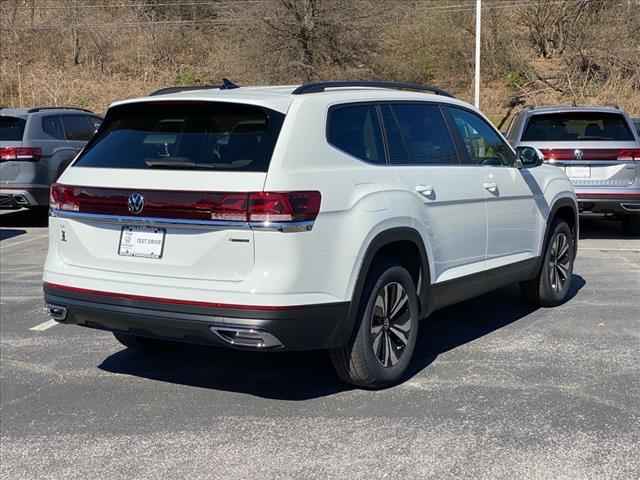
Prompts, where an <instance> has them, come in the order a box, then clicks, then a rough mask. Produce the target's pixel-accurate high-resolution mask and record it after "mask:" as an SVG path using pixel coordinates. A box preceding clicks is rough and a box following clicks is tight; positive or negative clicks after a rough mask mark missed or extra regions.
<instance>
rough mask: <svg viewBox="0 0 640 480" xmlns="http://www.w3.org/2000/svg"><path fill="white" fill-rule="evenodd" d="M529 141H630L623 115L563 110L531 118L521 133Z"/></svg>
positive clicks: (629, 132) (630, 135) (629, 133)
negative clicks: (563, 111)
mask: <svg viewBox="0 0 640 480" xmlns="http://www.w3.org/2000/svg"><path fill="white" fill-rule="evenodd" d="M522 140H523V141H529V142H544V141H550V142H571V141H588V140H595V141H599V140H600V141H617V142H627V141H633V140H634V138H633V134H632V133H631V130H630V129H629V126H628V125H627V122H626V120H625V118H624V115H621V114H619V113H606V112H566V113H548V114H537V115H534V116H532V117H531V119H530V120H529V123H528V124H527V128H526V130H525V132H524V135H523V136H522Z"/></svg>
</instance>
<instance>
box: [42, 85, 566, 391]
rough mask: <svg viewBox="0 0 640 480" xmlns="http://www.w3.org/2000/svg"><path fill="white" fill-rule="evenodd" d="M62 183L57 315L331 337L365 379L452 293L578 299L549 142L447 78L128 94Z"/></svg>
mask: <svg viewBox="0 0 640 480" xmlns="http://www.w3.org/2000/svg"><path fill="white" fill-rule="evenodd" d="M50 202H51V204H50V206H51V218H50V237H49V238H50V240H49V253H48V256H47V260H46V265H45V269H44V292H45V299H46V304H47V309H48V311H49V313H50V314H51V316H52V317H53V318H54V319H56V320H57V321H59V322H62V323H68V324H76V325H82V326H85V327H90V328H96V329H101V330H108V331H112V332H113V333H114V335H115V337H116V338H117V339H118V340H119V341H120V342H121V343H123V344H124V345H125V346H127V347H129V348H132V349H158V348H162V345H163V344H164V345H166V343H165V342H175V341H180V342H187V343H189V342H190V343H199V344H205V345H216V346H224V347H230V348H236V349H246V350H273V351H279V350H285V349H286V350H302V349H326V350H329V351H330V355H331V358H332V361H333V363H334V365H335V368H336V370H337V373H338V375H339V376H340V378H341V379H343V380H344V381H346V382H349V383H351V384H354V385H358V386H362V387H366V388H378V387H383V386H387V385H390V384H393V383H397V382H399V381H401V380H402V379H403V378H404V376H405V375H406V372H407V370H408V369H407V367H408V365H409V363H410V361H411V357H412V355H413V354H414V350H415V346H416V337H417V335H418V331H419V328H420V321H424V320H425V319H428V317H429V315H430V314H431V313H432V312H434V311H435V310H437V309H440V308H443V307H445V306H447V305H450V304H453V303H456V302H460V301H463V300H465V299H468V298H471V297H474V296H477V295H480V294H483V293H485V292H487V291H490V290H493V289H496V288H499V287H502V286H504V285H507V284H510V283H513V282H520V284H521V285H522V289H523V291H524V293H525V294H526V295H525V296H526V298H528V300H529V301H532V302H534V303H535V304H537V305H541V306H554V305H558V304H560V303H562V302H563V301H565V300H566V299H567V298H568V296H569V295H570V286H571V278H572V270H573V263H574V258H575V255H576V246H577V241H576V240H577V234H578V222H577V212H578V207H577V203H576V197H575V194H574V189H573V186H572V184H571V182H570V181H569V180H568V178H567V177H566V175H565V173H564V172H563V171H562V170H560V169H558V168H555V167H553V166H550V165H544V164H543V157H542V155H541V154H540V152H539V151H537V150H536V149H534V148H531V147H525V148H522V149H521V150H519V151H515V150H513V149H512V147H511V146H510V145H509V144H508V143H507V142H506V141H505V139H504V138H503V137H502V136H501V134H500V133H499V132H498V131H497V130H496V129H495V128H494V127H493V126H492V125H491V123H490V122H489V121H488V120H487V119H486V118H485V117H484V116H483V115H482V114H481V113H479V112H478V111H477V110H476V109H474V108H473V107H472V106H470V105H468V104H467V103H464V102H462V101H459V100H456V99H455V98H453V97H452V96H450V95H449V94H447V93H446V92H444V91H442V90H439V89H437V88H433V87H423V86H419V85H413V84H402V83H392V82H377V81H369V82H367V81H354V82H318V83H308V84H304V85H302V86H293V87H292V86H283V87H237V86H236V85H234V84H232V83H231V82H228V81H226V82H225V84H224V85H222V86H220V87H215V88H214V87H209V88H203V89H199V90H194V89H188V90H186V91H181V89H170V90H163V91H160V92H155V94H152V95H150V96H148V97H145V98H138V99H133V100H126V101H122V102H117V103H114V104H113V105H111V107H110V108H109V110H108V112H107V115H106V118H105V120H104V123H103V124H102V126H101V127H100V129H99V130H98V132H97V134H96V136H95V137H94V138H93V139H92V140H91V141H90V142H89V144H88V145H87V147H86V148H85V149H84V150H83V151H82V152H81V153H80V154H79V156H78V157H77V158H76V159H75V160H74V162H73V163H72V164H71V165H70V166H69V167H68V168H67V169H66V170H65V171H64V173H63V174H62V176H61V177H60V178H59V180H58V182H57V183H56V184H54V185H53V186H52V188H51V199H50ZM427 321H428V320H427Z"/></svg>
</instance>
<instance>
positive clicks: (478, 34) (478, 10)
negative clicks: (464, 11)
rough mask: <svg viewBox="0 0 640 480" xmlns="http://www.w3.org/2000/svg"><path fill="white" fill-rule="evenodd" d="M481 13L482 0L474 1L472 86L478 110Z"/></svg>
mask: <svg viewBox="0 0 640 480" xmlns="http://www.w3.org/2000/svg"><path fill="white" fill-rule="evenodd" d="M481 13H482V0H476V71H475V82H474V83H475V85H474V87H475V88H474V91H475V93H474V103H475V106H476V108H480V19H481V16H482V15H481Z"/></svg>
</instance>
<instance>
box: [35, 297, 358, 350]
mask: <svg viewBox="0 0 640 480" xmlns="http://www.w3.org/2000/svg"><path fill="white" fill-rule="evenodd" d="M45 301H46V303H49V304H54V305H58V306H62V307H65V308H67V317H66V319H65V320H64V321H63V322H62V323H65V324H75V325H81V326H85V327H89V328H96V329H100V330H108V331H112V332H122V333H128V334H133V335H139V336H142V337H149V338H160V339H166V340H172V341H179V342H186V343H197V344H204V345H217V346H222V347H230V348H246V347H234V346H232V345H229V344H228V343H226V342H224V341H223V340H221V339H220V338H219V337H218V336H216V335H215V334H214V333H212V332H211V330H210V327H211V326H216V325H217V326H226V327H231V326H236V327H245V328H253V329H256V330H263V331H266V332H268V333H271V334H272V335H274V336H276V337H277V338H278V339H279V340H280V342H281V343H282V344H283V345H284V349H286V350H315V349H328V348H335V347H339V346H342V345H344V343H345V342H346V341H347V340H348V338H344V336H343V335H341V334H340V332H341V329H340V328H339V326H340V325H341V324H342V323H343V322H344V321H345V319H346V318H347V315H348V312H349V302H338V303H327V304H316V305H304V306H295V307H286V308H283V309H282V310H271V311H253V310H235V309H226V308H203V307H192V306H184V305H167V304H157V305H155V306H154V305H151V304H150V302H130V301H123V300H120V299H107V300H105V298H104V297H101V298H99V299H98V298H95V297H93V296H91V295H84V294H79V293H69V292H67V291H61V290H58V289H55V288H51V287H45Z"/></svg>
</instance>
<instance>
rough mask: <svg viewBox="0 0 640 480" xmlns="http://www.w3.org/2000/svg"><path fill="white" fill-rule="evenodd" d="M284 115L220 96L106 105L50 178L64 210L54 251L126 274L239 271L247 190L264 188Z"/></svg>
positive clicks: (224, 276) (246, 241) (227, 276)
mask: <svg viewBox="0 0 640 480" xmlns="http://www.w3.org/2000/svg"><path fill="white" fill-rule="evenodd" d="M283 119H284V115H283V114H282V113H279V112H276V111H272V110H269V109H266V108H263V107H258V106H252V105H244V104H234V103H221V102H195V101H191V102H189V101H181V102H178V101H157V102H146V103H144V102H142V103H133V104H124V105H120V106H116V107H113V108H112V109H111V110H110V111H109V112H108V114H107V116H106V118H105V121H104V123H103V125H102V127H101V128H100V130H99V132H98V133H97V135H96V136H95V137H94V139H93V140H92V141H91V142H90V143H89V144H88V145H87V148H86V149H85V151H84V152H83V153H82V154H81V156H80V157H79V158H78V159H77V160H76V162H75V163H74V164H73V165H72V167H71V168H69V169H67V171H66V172H65V173H64V174H63V176H62V177H61V178H60V179H59V181H58V182H59V183H58V184H56V185H54V186H53V188H52V199H51V205H52V208H53V209H58V214H59V216H65V217H68V218H69V219H68V220H67V221H66V222H65V229H66V231H65V233H64V238H65V241H63V242H59V243H58V252H59V255H60V257H61V259H62V260H63V261H64V262H65V263H67V264H69V265H72V266H75V267H82V268H87V269H95V270H104V271H112V272H120V273H125V274H127V275H128V277H130V278H132V280H133V277H131V275H144V276H151V277H153V276H161V277H164V278H167V277H170V278H175V279H193V280H218V281H241V280H243V278H245V277H246V275H247V274H248V273H249V272H250V270H251V268H252V267H253V251H254V248H253V233H252V231H251V230H250V229H248V228H247V226H246V218H245V216H244V215H245V213H244V209H246V202H247V195H248V192H260V191H262V190H263V186H264V182H265V178H266V175H267V173H266V172H267V169H268V166H269V162H270V160H271V155H272V153H273V150H274V147H275V143H276V141H277V138H278V135H279V132H280V127H281V125H282V121H283ZM54 214H55V212H54Z"/></svg>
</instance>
